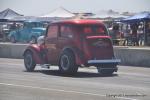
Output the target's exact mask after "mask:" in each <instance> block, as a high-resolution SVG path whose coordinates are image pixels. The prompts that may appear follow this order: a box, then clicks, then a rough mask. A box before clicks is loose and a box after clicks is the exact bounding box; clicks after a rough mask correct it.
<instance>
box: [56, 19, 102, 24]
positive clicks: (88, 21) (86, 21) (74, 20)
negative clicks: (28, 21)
mask: <svg viewBox="0 0 150 100" xmlns="http://www.w3.org/2000/svg"><path fill="white" fill-rule="evenodd" d="M53 23H62V24H103V22H102V21H98V20H89V19H73V20H63V21H58V22H53Z"/></svg>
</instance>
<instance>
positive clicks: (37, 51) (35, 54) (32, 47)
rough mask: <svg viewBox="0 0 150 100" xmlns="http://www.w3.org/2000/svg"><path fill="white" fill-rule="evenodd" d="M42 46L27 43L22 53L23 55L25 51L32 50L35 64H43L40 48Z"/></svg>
mask: <svg viewBox="0 0 150 100" xmlns="http://www.w3.org/2000/svg"><path fill="white" fill-rule="evenodd" d="M42 49H43V48H42V47H41V46H38V45H37V44H31V45H29V46H28V47H27V48H26V50H25V51H24V53H23V56H24V55H25V53H26V52H27V51H30V52H32V55H33V59H34V60H35V62H36V64H44V61H43V59H42V57H41V50H42Z"/></svg>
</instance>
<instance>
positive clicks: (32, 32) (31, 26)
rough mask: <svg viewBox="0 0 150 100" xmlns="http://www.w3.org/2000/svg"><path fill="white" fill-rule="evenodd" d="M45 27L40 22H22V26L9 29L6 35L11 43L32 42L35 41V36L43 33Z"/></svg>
mask: <svg viewBox="0 0 150 100" xmlns="http://www.w3.org/2000/svg"><path fill="white" fill-rule="evenodd" d="M45 31H46V28H44V27H43V23H42V22H30V21H26V22H24V25H23V27H21V28H17V29H15V30H13V31H11V32H10V33H9V35H8V38H9V40H10V41H11V42H12V43H16V42H32V43H36V42H37V38H38V37H39V36H42V35H44V34H45Z"/></svg>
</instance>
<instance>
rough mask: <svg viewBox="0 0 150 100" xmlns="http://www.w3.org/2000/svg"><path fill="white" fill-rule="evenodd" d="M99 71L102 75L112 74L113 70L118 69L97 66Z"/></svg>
mask: <svg viewBox="0 0 150 100" xmlns="http://www.w3.org/2000/svg"><path fill="white" fill-rule="evenodd" d="M97 71H98V73H99V74H101V75H112V74H113V72H115V71H117V68H115V69H111V68H110V69H104V68H102V67H97Z"/></svg>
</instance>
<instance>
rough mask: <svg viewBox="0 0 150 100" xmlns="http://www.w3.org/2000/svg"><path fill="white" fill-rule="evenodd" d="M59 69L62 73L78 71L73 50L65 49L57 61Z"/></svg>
mask: <svg viewBox="0 0 150 100" xmlns="http://www.w3.org/2000/svg"><path fill="white" fill-rule="evenodd" d="M59 70H60V72H62V73H64V74H75V73H77V71H78V66H77V65H76V63H75V56H74V54H73V52H71V51H69V50H65V51H64V52H63V53H62V54H61V56H60V61H59Z"/></svg>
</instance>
